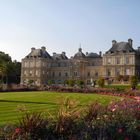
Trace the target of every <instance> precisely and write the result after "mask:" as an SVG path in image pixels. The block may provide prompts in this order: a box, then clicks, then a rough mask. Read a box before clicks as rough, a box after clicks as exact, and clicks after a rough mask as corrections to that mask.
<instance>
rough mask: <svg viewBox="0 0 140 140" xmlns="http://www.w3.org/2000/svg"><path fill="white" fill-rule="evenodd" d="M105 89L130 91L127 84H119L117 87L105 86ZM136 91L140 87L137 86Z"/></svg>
mask: <svg viewBox="0 0 140 140" xmlns="http://www.w3.org/2000/svg"><path fill="white" fill-rule="evenodd" d="M105 88H116V89H122V90H124V89H131V86H130V85H129V84H119V85H113V84H112V85H106V86H105ZM137 89H140V85H138V86H137Z"/></svg>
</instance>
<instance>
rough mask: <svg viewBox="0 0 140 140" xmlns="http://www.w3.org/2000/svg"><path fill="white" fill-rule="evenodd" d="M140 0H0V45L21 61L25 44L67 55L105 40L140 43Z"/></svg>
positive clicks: (102, 46) (101, 46) (104, 45)
mask: <svg viewBox="0 0 140 140" xmlns="http://www.w3.org/2000/svg"><path fill="white" fill-rule="evenodd" d="M139 7H140V0H0V51H4V52H6V53H8V54H9V55H11V56H12V58H13V59H17V60H18V61H21V59H22V58H23V57H25V56H26V55H27V54H28V53H29V52H30V48H31V47H35V48H40V47H41V46H46V48H47V51H48V52H49V53H50V54H52V53H53V52H57V53H61V52H62V51H65V52H66V54H67V55H68V57H70V56H73V55H74V54H75V53H76V52H77V51H78V48H79V44H80V43H81V47H82V49H83V52H96V53H98V52H99V51H100V50H101V51H102V52H105V51H107V50H108V49H109V48H110V47H111V41H112V40H113V39H116V40H117V41H127V40H128V38H132V39H133V41H134V43H133V46H134V48H137V47H138V46H140V8H139Z"/></svg>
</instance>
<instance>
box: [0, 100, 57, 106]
mask: <svg viewBox="0 0 140 140" xmlns="http://www.w3.org/2000/svg"><path fill="white" fill-rule="evenodd" d="M0 102H4V103H5V102H8V103H28V104H51V105H59V104H58V103H52V102H32V101H11V100H0Z"/></svg>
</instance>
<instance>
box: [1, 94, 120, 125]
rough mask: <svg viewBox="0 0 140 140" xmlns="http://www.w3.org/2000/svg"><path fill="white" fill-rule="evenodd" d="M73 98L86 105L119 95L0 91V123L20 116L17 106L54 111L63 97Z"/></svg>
mask: <svg viewBox="0 0 140 140" xmlns="http://www.w3.org/2000/svg"><path fill="white" fill-rule="evenodd" d="M67 97H68V98H70V99H74V100H76V101H77V102H78V105H79V106H83V107H84V106H86V105H88V104H89V103H91V102H93V101H98V102H100V103H101V104H107V103H109V102H110V101H111V100H114V99H115V100H118V99H120V98H119V97H113V96H107V95H97V94H82V93H55V92H46V91H43V92H5V93H4V92H0V125H2V124H5V123H14V122H16V121H17V120H18V118H19V117H20V116H21V114H22V113H21V112H20V111H19V108H23V107H25V108H26V109H27V110H29V111H31V112H34V111H42V112H47V111H49V112H51V113H55V111H57V109H58V108H59V106H60V104H61V102H62V100H63V99H66V98H67Z"/></svg>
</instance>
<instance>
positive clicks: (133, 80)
mask: <svg viewBox="0 0 140 140" xmlns="http://www.w3.org/2000/svg"><path fill="white" fill-rule="evenodd" d="M130 85H131V88H132V89H136V87H137V85H138V78H137V77H136V76H135V75H133V76H131V77H130Z"/></svg>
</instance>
